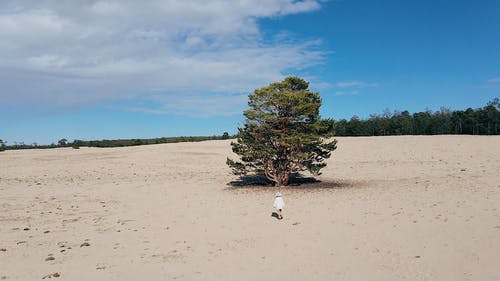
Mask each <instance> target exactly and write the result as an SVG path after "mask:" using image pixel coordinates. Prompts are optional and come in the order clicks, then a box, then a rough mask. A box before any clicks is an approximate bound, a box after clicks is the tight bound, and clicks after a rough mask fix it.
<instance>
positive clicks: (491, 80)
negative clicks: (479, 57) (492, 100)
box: [488, 77, 500, 83]
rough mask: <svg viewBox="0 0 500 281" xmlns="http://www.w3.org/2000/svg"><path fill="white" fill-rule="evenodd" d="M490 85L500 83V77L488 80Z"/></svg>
mask: <svg viewBox="0 0 500 281" xmlns="http://www.w3.org/2000/svg"><path fill="white" fill-rule="evenodd" d="M488 82H489V83H500V77H495V78H491V79H489V80H488Z"/></svg>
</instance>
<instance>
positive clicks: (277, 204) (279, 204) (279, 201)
mask: <svg viewBox="0 0 500 281" xmlns="http://www.w3.org/2000/svg"><path fill="white" fill-rule="evenodd" d="M273 207H274V208H275V209H276V211H278V219H279V220H281V219H283V208H284V207H285V201H284V200H283V196H282V194H281V192H279V191H278V192H276V195H275V196H274V204H273Z"/></svg>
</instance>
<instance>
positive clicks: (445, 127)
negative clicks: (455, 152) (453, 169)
mask: <svg viewBox="0 0 500 281" xmlns="http://www.w3.org/2000/svg"><path fill="white" fill-rule="evenodd" d="M334 131H335V134H336V135H337V136H388V135H440V134H466V135H500V101H499V99H498V98H495V99H493V100H492V101H491V102H489V103H488V104H487V105H486V106H485V107H483V108H479V109H472V108H468V109H466V110H465V111H464V110H455V111H452V110H449V109H447V108H444V107H443V108H441V109H440V110H439V111H436V112H432V111H430V110H427V111H424V112H416V113H414V114H410V113H409V112H408V111H403V112H399V111H395V112H394V113H391V112H389V111H388V110H386V111H385V112H384V113H383V114H381V115H370V118H368V119H366V120H361V119H359V118H358V117H357V116H353V117H352V118H351V120H345V119H341V120H339V121H337V122H335V125H334Z"/></svg>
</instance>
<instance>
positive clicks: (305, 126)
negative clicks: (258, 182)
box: [227, 77, 336, 186]
mask: <svg viewBox="0 0 500 281" xmlns="http://www.w3.org/2000/svg"><path fill="white" fill-rule="evenodd" d="M308 87H309V83H308V82H306V81H305V80H303V79H301V78H299V77H287V78H285V79H284V80H283V81H281V82H275V83H271V84H270V85H268V86H266V87H263V88H260V89H256V90H255V91H254V93H253V94H250V95H249V96H248V98H249V102H248V105H249V107H250V108H249V109H248V110H245V111H244V112H243V115H244V116H245V117H246V120H245V123H244V127H243V128H239V129H238V130H239V134H238V138H237V141H236V142H232V143H231V146H232V150H233V152H234V153H236V154H237V155H239V156H240V157H241V161H234V160H232V159H229V158H228V159H227V164H228V165H229V166H230V167H231V168H232V169H233V172H234V174H237V175H246V174H247V173H250V172H254V173H260V174H264V175H265V176H266V177H267V178H268V179H269V180H271V181H273V182H274V183H275V185H277V186H285V185H288V183H289V178H290V175H291V174H292V173H297V172H300V171H309V172H310V173H311V174H313V175H319V174H320V170H321V169H322V168H324V167H325V166H326V163H325V162H324V160H325V159H327V158H329V157H330V156H331V152H332V151H333V150H335V149H336V140H328V138H330V137H332V136H333V135H332V131H333V130H332V122H331V121H330V120H322V119H321V117H320V115H319V108H320V106H321V98H320V96H319V93H315V92H311V91H309V89H308Z"/></svg>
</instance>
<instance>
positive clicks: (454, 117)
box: [0, 98, 500, 151]
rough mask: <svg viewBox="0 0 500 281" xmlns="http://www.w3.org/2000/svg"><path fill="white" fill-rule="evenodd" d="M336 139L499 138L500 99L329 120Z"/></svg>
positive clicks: (101, 143) (123, 142) (128, 142)
mask: <svg viewBox="0 0 500 281" xmlns="http://www.w3.org/2000/svg"><path fill="white" fill-rule="evenodd" d="M327 122H331V125H332V126H331V128H332V130H333V131H334V134H335V136H394V135H443V134H447V135H449V134H457V135H500V100H499V99H498V98H495V99H493V100H492V101H490V102H488V103H487V104H486V106H484V107H482V108H478V109H472V108H468V109H466V110H450V109H447V108H441V110H439V111H435V112H432V111H431V110H427V111H424V112H417V113H413V114H410V112H408V111H406V110H405V111H394V112H390V111H389V110H386V111H385V112H384V113H382V114H378V115H377V114H372V115H370V117H369V118H368V119H360V118H359V117H357V116H353V117H352V118H351V119H350V120H346V119H340V120H338V121H336V120H328V121H327ZM234 137H236V136H230V135H229V134H228V133H227V132H224V133H223V134H222V135H220V136H197V137H164V138H153V139H118V140H91V141H85V140H74V141H72V142H69V141H68V140H66V139H61V140H59V141H58V142H57V144H55V143H53V144H50V145H38V144H37V143H32V144H24V143H14V144H7V143H5V142H4V141H2V140H0V151H3V150H9V149H33V148H56V147H73V148H75V149H78V148H80V147H81V146H87V147H122V146H135V145H147V144H160V143H177V142H198V141H206V140H225V139H230V138H234Z"/></svg>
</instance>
